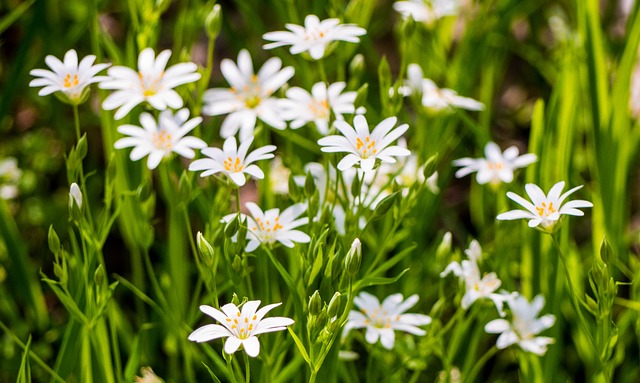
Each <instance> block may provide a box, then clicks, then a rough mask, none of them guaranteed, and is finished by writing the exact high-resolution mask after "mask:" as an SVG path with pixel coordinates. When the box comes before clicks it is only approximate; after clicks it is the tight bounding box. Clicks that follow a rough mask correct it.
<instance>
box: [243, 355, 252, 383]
mask: <svg viewBox="0 0 640 383" xmlns="http://www.w3.org/2000/svg"><path fill="white" fill-rule="evenodd" d="M243 355H244V370H245V371H244V374H245V375H244V377H245V379H244V380H245V382H246V383H250V382H251V365H250V364H249V356H248V355H247V353H246V352H245V353H243Z"/></svg>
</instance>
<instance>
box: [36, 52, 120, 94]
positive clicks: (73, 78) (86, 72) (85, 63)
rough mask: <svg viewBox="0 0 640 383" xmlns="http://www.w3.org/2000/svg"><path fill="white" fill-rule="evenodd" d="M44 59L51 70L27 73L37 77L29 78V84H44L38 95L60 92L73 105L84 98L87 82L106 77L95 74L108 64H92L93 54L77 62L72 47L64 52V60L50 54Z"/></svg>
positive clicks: (102, 79) (101, 79)
mask: <svg viewBox="0 0 640 383" xmlns="http://www.w3.org/2000/svg"><path fill="white" fill-rule="evenodd" d="M44 60H45V62H46V63H47V65H48V66H49V68H51V69H52V70H53V72H52V71H48V70H46V69H34V70H32V71H31V72H29V73H30V74H31V75H32V76H35V77H38V78H36V79H33V80H31V82H30V83H29V86H31V87H38V86H44V88H42V89H40V91H39V92H38V95H39V96H46V95H48V94H51V93H54V92H61V93H62V95H63V99H64V100H65V101H67V102H69V103H70V104H75V105H77V104H80V103H81V102H82V101H84V100H85V99H86V95H87V92H86V91H88V89H89V88H88V86H89V84H93V83H96V82H100V81H104V80H105V79H106V78H107V77H105V76H96V75H97V74H98V72H100V71H101V70H103V69H105V68H107V67H108V66H109V65H110V64H96V65H93V62H94V61H95V60H96V56H94V55H89V56H86V57H85V58H83V59H82V61H80V63H79V64H78V54H77V53H76V51H75V50H74V49H71V50H69V51H67V53H65V55H64V62H63V61H60V60H59V59H58V58H56V57H54V56H51V55H49V56H47V57H45V59H44Z"/></svg>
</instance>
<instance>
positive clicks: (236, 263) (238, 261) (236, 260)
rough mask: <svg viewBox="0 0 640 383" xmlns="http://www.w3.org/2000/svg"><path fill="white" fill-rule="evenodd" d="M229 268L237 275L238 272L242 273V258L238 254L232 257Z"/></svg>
mask: <svg viewBox="0 0 640 383" xmlns="http://www.w3.org/2000/svg"><path fill="white" fill-rule="evenodd" d="M231 268H232V269H233V271H235V272H236V273H239V272H241V271H242V269H243V266H242V258H240V256H239V255H238V254H236V255H234V256H233V261H232V262H231Z"/></svg>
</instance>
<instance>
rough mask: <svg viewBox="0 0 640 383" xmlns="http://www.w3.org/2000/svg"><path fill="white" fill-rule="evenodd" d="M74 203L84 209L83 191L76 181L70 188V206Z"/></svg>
mask: <svg viewBox="0 0 640 383" xmlns="http://www.w3.org/2000/svg"><path fill="white" fill-rule="evenodd" d="M74 203H75V204H76V205H77V206H78V209H82V192H81V191H80V187H79V186H78V184H77V183H75V182H74V183H72V184H71V187H70V188H69V207H73V204H74Z"/></svg>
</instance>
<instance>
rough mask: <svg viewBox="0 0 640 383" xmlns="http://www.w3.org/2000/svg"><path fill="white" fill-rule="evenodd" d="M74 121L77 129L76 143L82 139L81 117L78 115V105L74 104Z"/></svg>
mask: <svg viewBox="0 0 640 383" xmlns="http://www.w3.org/2000/svg"><path fill="white" fill-rule="evenodd" d="M73 122H74V126H75V129H76V144H77V143H78V142H79V141H80V117H79V116H78V105H76V104H74V105H73Z"/></svg>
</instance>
